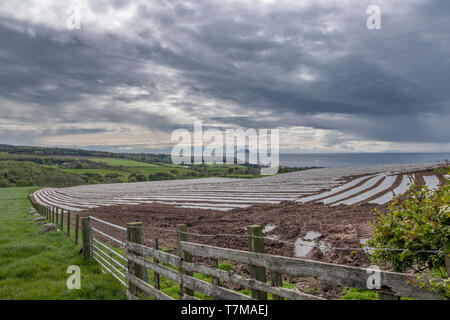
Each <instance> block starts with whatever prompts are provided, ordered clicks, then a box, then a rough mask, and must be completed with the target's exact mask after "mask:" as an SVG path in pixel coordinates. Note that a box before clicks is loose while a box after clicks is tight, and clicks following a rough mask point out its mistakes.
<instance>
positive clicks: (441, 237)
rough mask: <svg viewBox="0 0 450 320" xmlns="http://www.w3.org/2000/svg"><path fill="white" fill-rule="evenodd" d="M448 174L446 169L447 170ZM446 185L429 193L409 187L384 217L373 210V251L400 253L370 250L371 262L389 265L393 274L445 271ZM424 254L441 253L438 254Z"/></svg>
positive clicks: (449, 199) (449, 198) (449, 234)
mask: <svg viewBox="0 0 450 320" xmlns="http://www.w3.org/2000/svg"><path fill="white" fill-rule="evenodd" d="M447 171H448V168H447ZM449 187H450V183H449V181H448V180H447V182H446V183H445V184H444V185H443V186H441V187H440V188H439V189H438V190H436V191H434V192H433V191H432V190H429V189H428V188H427V186H418V185H417V183H416V182H414V184H413V185H412V187H411V188H410V190H409V192H408V193H407V195H405V196H403V199H402V197H396V198H395V199H394V201H393V202H392V203H391V205H390V206H389V208H388V212H387V213H385V214H384V213H381V212H380V211H379V210H375V216H376V218H375V221H374V222H373V223H372V226H373V227H374V238H373V239H371V240H369V241H368V246H369V247H373V248H398V249H405V250H402V251H393V250H374V251H373V252H372V254H371V259H372V261H373V262H375V263H376V262H390V263H391V264H392V267H393V269H394V270H395V271H398V272H405V271H408V270H411V269H412V270H414V271H415V272H417V273H422V272H423V271H425V270H428V271H438V270H442V268H444V269H445V258H444V250H445V248H448V241H449V238H450V207H449V204H450V195H449ZM424 250H441V251H440V252H439V253H430V252H424Z"/></svg>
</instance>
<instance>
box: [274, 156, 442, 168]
mask: <svg viewBox="0 0 450 320" xmlns="http://www.w3.org/2000/svg"><path fill="white" fill-rule="evenodd" d="M446 159H449V160H450V153H281V154H280V165H281V166H286V167H326V168H336V167H354V166H368V165H385V164H401V163H422V162H440V163H445V161H446Z"/></svg>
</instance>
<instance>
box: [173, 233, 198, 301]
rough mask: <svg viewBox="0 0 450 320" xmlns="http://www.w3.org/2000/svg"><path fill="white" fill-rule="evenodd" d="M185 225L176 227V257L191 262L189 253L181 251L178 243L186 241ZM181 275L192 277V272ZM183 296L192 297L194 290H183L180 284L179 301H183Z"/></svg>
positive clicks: (184, 272)
mask: <svg viewBox="0 0 450 320" xmlns="http://www.w3.org/2000/svg"><path fill="white" fill-rule="evenodd" d="M186 232H187V225H186V224H179V225H178V226H177V240H178V255H179V256H180V257H181V258H182V259H183V260H184V261H186V262H192V255H191V254H190V253H187V252H185V251H183V250H182V249H181V246H180V241H187V233H186ZM181 272H183V274H185V275H187V276H191V277H192V276H193V275H194V273H193V272H188V271H183V270H181ZM184 294H187V295H189V296H192V297H193V296H194V290H192V289H188V288H186V289H185V288H184V287H183V285H182V284H180V299H183V296H184Z"/></svg>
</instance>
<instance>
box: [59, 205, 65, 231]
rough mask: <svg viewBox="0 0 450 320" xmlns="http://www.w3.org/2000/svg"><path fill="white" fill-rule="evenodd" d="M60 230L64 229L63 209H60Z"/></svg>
mask: <svg viewBox="0 0 450 320" xmlns="http://www.w3.org/2000/svg"><path fill="white" fill-rule="evenodd" d="M60 222H61V231H64V209H61V221H60Z"/></svg>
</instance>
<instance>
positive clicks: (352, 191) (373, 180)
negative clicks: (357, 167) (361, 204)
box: [321, 174, 386, 204]
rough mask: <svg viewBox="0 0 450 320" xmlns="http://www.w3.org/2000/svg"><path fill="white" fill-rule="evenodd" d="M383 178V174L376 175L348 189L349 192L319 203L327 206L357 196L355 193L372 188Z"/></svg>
mask: <svg viewBox="0 0 450 320" xmlns="http://www.w3.org/2000/svg"><path fill="white" fill-rule="evenodd" d="M385 176H386V175H384V174H381V175H377V176H375V177H373V178H371V179H369V180H368V181H366V182H364V183H363V184H362V185H360V186H359V187H356V188H353V189H350V190H349V191H347V192H343V193H340V194H338V195H336V196H334V197H330V198H326V199H324V200H322V201H321V202H323V203H325V204H328V203H332V202H336V201H339V200H342V199H344V198H347V197H350V196H352V195H354V194H357V193H359V192H361V191H364V190H366V189H368V188H370V187H372V186H373V185H375V184H376V183H377V182H378V181H380V180H381V179H383V178H384V177H385Z"/></svg>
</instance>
